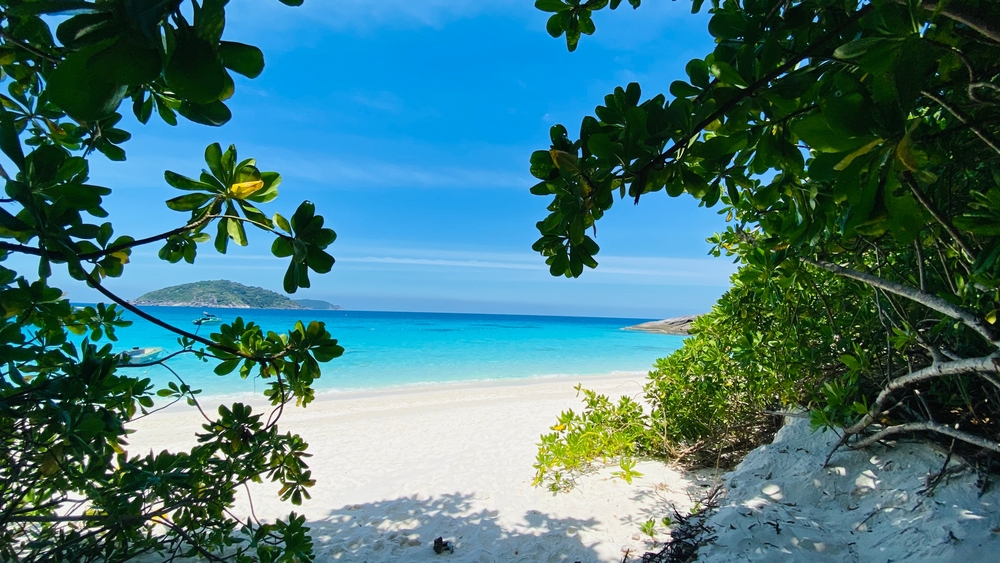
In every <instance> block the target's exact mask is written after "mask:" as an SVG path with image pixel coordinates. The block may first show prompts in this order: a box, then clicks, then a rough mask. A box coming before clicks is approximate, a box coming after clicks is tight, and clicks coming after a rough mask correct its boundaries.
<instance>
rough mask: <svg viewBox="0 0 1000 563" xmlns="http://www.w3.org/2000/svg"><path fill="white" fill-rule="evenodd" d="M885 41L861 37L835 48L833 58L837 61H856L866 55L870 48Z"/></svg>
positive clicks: (883, 39) (880, 38)
mask: <svg viewBox="0 0 1000 563" xmlns="http://www.w3.org/2000/svg"><path fill="white" fill-rule="evenodd" d="M886 41H887V40H886V39H885V38H883V37H862V38H860V39H855V40H854V41H851V42H850V43H845V44H843V45H841V46H840V47H837V48H836V49H835V50H834V51H833V56H834V57H836V58H838V59H856V58H858V57H860V56H861V55H864V54H865V53H867V52H868V50H869V49H871V48H872V47H874V46H876V45H879V44H880V43H884V42H886Z"/></svg>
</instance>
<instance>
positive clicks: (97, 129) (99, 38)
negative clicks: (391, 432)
mask: <svg viewBox="0 0 1000 563" xmlns="http://www.w3.org/2000/svg"><path fill="white" fill-rule="evenodd" d="M281 1H282V2H283V3H285V4H288V5H298V4H301V0H281ZM226 4H227V0H201V1H195V0H191V1H190V2H186V1H184V0H103V1H100V0H99V1H94V2H90V1H82V0H39V1H30V0H0V82H2V84H3V86H4V89H5V93H3V94H0V150H2V152H3V154H4V155H6V157H7V158H8V159H9V162H5V164H4V167H3V168H0V176H2V177H3V179H4V180H5V181H6V184H5V196H4V197H2V198H0V264H4V263H5V262H6V261H7V258H8V257H10V256H11V255H12V254H20V255H24V256H27V257H32V258H34V259H36V260H37V265H38V267H37V271H35V272H17V271H14V270H13V269H11V268H8V267H6V265H8V264H4V265H0V443H2V445H3V455H2V456H0V560H3V561H53V560H71V561H124V560H129V559H132V558H134V557H136V556H138V555H141V554H150V553H152V554H158V555H159V556H160V557H163V558H169V559H173V558H174V557H176V556H199V557H204V558H207V559H210V560H213V561H220V560H226V561H262V562H268V561H305V560H311V559H312V540H311V539H310V538H309V536H308V534H307V533H306V528H305V527H304V522H305V518H304V517H302V516H297V515H295V513H294V512H293V513H291V514H290V515H289V516H288V517H287V518H285V519H281V520H277V521H275V522H272V523H262V522H259V521H257V520H256V518H255V517H250V518H247V519H240V518H238V517H236V516H234V514H233V513H232V512H231V510H230V509H231V507H232V505H233V502H234V499H235V498H236V495H238V494H243V492H244V486H245V485H246V484H247V483H249V482H251V481H253V482H260V481H263V480H267V481H271V482H274V483H276V485H277V486H278V487H280V492H279V494H280V496H281V498H282V499H285V500H290V501H291V502H292V503H293V504H299V503H300V502H301V501H302V499H303V498H308V488H309V487H310V486H312V484H313V480H312V477H311V474H310V471H309V469H308V465H307V464H306V461H305V459H306V457H308V455H309V454H308V453H306V444H305V443H304V442H303V441H302V439H301V438H300V437H298V436H296V435H293V434H290V433H282V432H280V431H279V428H278V421H279V419H280V415H281V413H282V412H283V408H284V407H285V406H286V405H287V404H289V403H293V402H294V403H296V404H299V405H305V404H307V403H309V402H310V401H311V400H312V399H313V389H312V387H311V384H312V382H313V381H314V380H315V379H316V378H317V377H319V376H320V367H319V364H320V363H321V362H326V361H329V360H331V359H333V358H335V357H337V356H339V355H340V354H341V353H342V352H343V349H342V348H341V347H340V346H339V345H338V344H337V341H336V340H334V339H332V338H331V337H330V334H329V333H328V332H327V331H326V329H325V328H324V326H323V324H322V323H318V322H311V323H302V322H299V323H296V324H295V325H294V326H293V327H290V328H286V329H285V330H284V331H282V332H281V333H278V332H274V331H268V330H265V329H264V328H262V327H260V326H257V325H256V324H254V323H248V322H244V321H243V320H242V319H239V318H238V319H236V320H235V321H234V322H233V323H231V324H223V325H221V326H220V327H219V328H218V332H216V333H213V334H211V335H210V336H198V335H195V334H191V333H189V332H186V331H185V330H183V329H181V328H178V327H172V326H170V325H168V324H166V323H164V322H162V321H160V320H159V319H157V318H155V317H152V316H150V315H148V314H146V313H144V312H142V311H141V310H139V309H137V308H135V307H133V306H132V305H130V304H129V303H127V302H126V301H125V300H123V299H122V298H120V297H119V296H117V295H115V294H114V293H113V292H111V291H110V290H108V289H107V288H106V287H105V286H104V285H103V280H104V279H105V278H106V277H118V276H121V275H122V274H123V273H124V272H125V271H126V270H128V269H129V268H128V266H127V265H128V262H129V256H130V255H131V253H132V252H133V251H134V250H135V249H136V248H138V247H141V246H145V245H150V244H162V248H161V250H160V253H159V255H160V258H162V259H164V260H166V261H169V262H178V261H180V260H181V259H183V260H185V261H187V262H193V261H194V260H195V258H196V256H197V252H198V249H199V248H200V246H199V245H200V244H201V243H204V242H207V241H208V240H210V239H211V238H212V237H211V236H210V235H209V232H208V231H209V229H210V228H211V227H212V226H213V224H214V225H215V228H216V234H215V244H214V247H215V248H216V249H217V250H218V251H219V252H221V253H225V252H226V249H227V245H228V244H229V242H230V241H233V242H235V243H236V244H239V245H246V244H247V233H246V230H245V226H246V225H249V226H253V227H255V228H257V229H259V230H261V231H264V232H266V233H268V234H269V236H272V237H273V238H274V243H273V245H272V252H273V253H274V255H275V256H279V257H289V258H290V260H289V263H290V264H289V267H288V270H287V273H286V275H285V278H284V287H285V290H286V291H287V292H289V293H293V292H294V291H295V290H296V289H297V288H299V287H308V286H309V276H308V271H309V270H313V271H315V272H318V273H325V272H328V271H329V270H330V268H331V266H332V264H333V258H332V257H331V256H330V255H329V254H327V253H326V251H325V248H326V247H327V246H328V245H329V244H331V243H332V242H333V240H334V238H335V235H334V233H333V231H332V230H330V229H328V228H325V227H324V226H323V218H322V217H320V216H318V215H316V214H315V210H314V207H313V205H312V204H311V203H309V202H304V203H302V204H301V205H299V206H298V208H297V209H296V210H295V212H294V213H293V214H291V215H290V218H289V219H285V218H284V217H283V216H281V215H279V214H277V213H275V214H273V215H271V216H268V215H265V214H264V213H263V212H262V211H261V209H260V207H259V206H262V205H264V204H267V203H268V202H270V201H271V200H273V199H274V198H275V197H276V196H277V195H278V192H277V187H278V184H279V183H280V180H281V178H280V176H279V175H278V174H277V173H274V172H262V171H260V170H259V169H258V168H257V165H256V161H255V160H253V159H246V160H242V161H241V160H239V159H238V158H237V156H236V150H235V148H234V147H232V146H230V147H229V149H228V150H223V149H222V147H221V146H220V145H219V144H212V145H210V146H209V147H208V148H207V150H206V151H205V161H206V165H207V169H206V170H203V171H201V173H200V176H198V179H192V178H189V177H186V176H182V175H181V174H177V173H174V172H169V171H168V172H166V174H165V180H166V182H167V183H168V184H170V185H171V186H173V187H175V188H177V189H179V190H183V191H184V192H186V193H185V194H184V195H180V196H178V197H175V198H172V199H170V200H169V201H167V202H166V204H167V206H168V207H169V208H170V209H173V210H176V211H181V212H183V213H185V214H188V215H189V218H188V219H187V221H185V222H184V223H183V224H182V225H181V226H179V227H178V228H176V229H173V230H171V231H169V232H166V233H160V234H155V235H151V236H147V237H145V238H141V239H136V238H133V237H131V236H128V235H117V236H116V234H115V232H114V228H113V226H112V223H111V222H108V221H103V219H104V218H105V217H107V215H108V213H107V212H106V211H105V210H104V209H103V207H102V203H103V201H104V198H106V197H109V196H111V195H112V190H111V189H110V188H106V187H103V186H96V185H92V184H90V183H88V178H87V176H88V169H89V165H88V160H89V159H90V158H94V157H95V156H96V157H98V158H104V157H107V158H109V159H111V160H123V159H124V158H125V152H124V150H123V149H122V148H121V147H120V145H121V144H122V143H124V142H125V141H127V140H128V139H129V138H130V134H129V133H128V132H126V131H125V130H123V129H122V128H121V127H122V116H121V114H120V113H118V112H119V110H120V108H121V106H122V104H123V103H124V102H125V101H126V100H127V99H128V100H131V104H130V106H131V110H132V112H133V113H134V115H135V117H136V118H137V120H138V121H139V122H141V123H146V122H147V121H148V120H149V119H151V118H153V117H152V116H153V114H154V111H153V110H154V109H155V114H156V115H157V116H158V117H157V119H162V120H163V121H165V122H166V123H168V124H171V125H173V124H176V123H177V120H178V114H179V115H180V116H181V117H183V118H185V119H188V120H191V121H194V122H196V123H202V124H207V125H221V124H222V123H225V122H226V121H227V120H228V119H229V117H230V113H229V110H228V109H227V107H226V104H225V101H226V100H227V99H228V98H229V97H230V96H232V95H233V91H234V82H233V80H232V77H231V74H230V73H231V72H236V73H238V74H242V75H244V76H247V77H250V78H253V77H255V76H257V75H258V74H260V72H261V70H262V69H263V65H264V60H263V55H262V54H261V52H260V50H259V49H257V48H256V47H253V46H250V45H244V44H241V43H235V42H230V41H226V40H223V39H222V36H223V32H224V28H225V10H226ZM185 14H188V15H187V16H186V15H185ZM192 15H193V18H192V19H189V18H190V17H191V16H192ZM95 151H97V152H99V153H101V154H102V155H103V156H99V155H96V153H95ZM11 167H12V168H11ZM139 212H140V213H149V212H153V210H140V211H139ZM189 212H190V213H189ZM54 268H65V270H66V271H67V272H68V273H69V275H70V276H71V277H72V278H74V279H76V280H79V281H80V283H81V284H87V285H89V286H90V287H93V288H94V289H96V290H97V291H99V292H100V293H101V294H103V295H104V296H105V297H106V298H107V299H108V300H110V301H112V302H114V304H112V305H110V306H106V305H104V304H100V305H97V306H96V307H86V308H82V309H77V308H74V307H72V306H71V305H70V303H69V302H68V301H67V300H66V299H65V298H64V294H63V292H62V291H61V290H60V289H57V288H54V287H51V286H49V285H48V281H49V278H50V275H51V273H52V271H53V269H54ZM122 308H125V309H129V310H130V311H131V312H132V313H134V314H136V315H138V316H140V317H143V318H145V319H147V320H149V321H151V322H154V323H156V324H158V325H160V326H162V327H164V328H166V329H168V330H171V331H173V332H174V333H176V334H177V335H178V336H179V339H178V340H179V343H180V345H181V347H182V348H183V351H182V352H180V353H191V354H196V355H197V356H198V357H200V358H202V359H205V360H206V361H212V362H213V363H214V364H215V372H216V373H218V374H219V375H225V374H228V373H231V372H233V371H235V370H239V374H240V376H242V377H247V376H250V375H252V374H253V375H259V376H260V377H261V378H263V379H264V380H266V381H267V382H268V386H267V389H266V390H265V395H266V396H267V397H268V399H269V400H270V402H271V404H272V405H273V410H272V411H271V412H265V413H259V412H253V411H252V409H251V408H250V407H248V406H246V405H242V404H238V403H237V404H233V405H230V406H220V407H219V408H218V410H217V412H212V410H208V411H206V410H203V409H202V407H201V405H200V404H199V403H198V400H197V390H194V389H191V388H190V387H189V386H188V385H187V384H185V383H184V381H182V380H180V379H179V378H178V380H177V381H176V382H171V383H170V384H169V385H168V386H167V387H166V388H163V389H156V388H154V387H153V385H152V383H151V382H150V380H149V379H148V378H143V377H141V376H136V375H134V374H135V373H141V371H140V372H136V371H130V369H131V368H135V367H139V368H140V369H148V366H143V365H139V366H136V365H132V364H130V365H127V366H124V365H120V364H121V363H122V360H123V358H122V357H121V355H119V354H115V353H114V352H113V351H112V347H111V345H110V344H108V343H105V342H103V341H104V340H109V341H114V340H115V339H116V336H115V335H116V331H117V330H119V329H121V328H123V327H126V326H128V324H129V323H128V322H126V321H123V320H122V318H121V312H122ZM71 335H77V336H78V337H77V338H71ZM80 337H82V338H80ZM81 340H82V341H81ZM196 346H197V348H196ZM158 397H159V398H160V399H157V398H158ZM161 399H162V401H163V402H166V403H168V404H169V403H173V402H177V401H182V400H183V401H187V402H188V403H189V404H191V405H195V406H197V407H198V408H199V410H201V413H202V415H203V416H204V418H205V424H204V425H203V427H202V428H203V431H202V432H201V433H199V434H198V445H197V446H195V447H193V448H192V449H191V450H190V451H187V452H165V451H164V452H160V453H153V452H149V453H142V454H140V453H137V452H129V451H128V433H129V431H130V430H129V426H130V424H131V423H132V422H133V421H134V420H136V419H138V418H141V417H145V416H150V415H153V414H154V413H155V411H157V410H159V408H162V406H164V405H163V404H156V403H155V402H154V400H161Z"/></svg>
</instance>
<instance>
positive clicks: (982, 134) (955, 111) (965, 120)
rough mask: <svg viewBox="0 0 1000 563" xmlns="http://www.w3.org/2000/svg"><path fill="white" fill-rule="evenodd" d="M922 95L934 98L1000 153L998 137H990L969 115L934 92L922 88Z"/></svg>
mask: <svg viewBox="0 0 1000 563" xmlns="http://www.w3.org/2000/svg"><path fill="white" fill-rule="evenodd" d="M920 95H921V96H926V97H928V98H930V99H932V100H934V101H935V102H936V103H937V104H938V105H939V106H941V107H942V108H944V109H945V110H946V111H947V112H948V113H950V114H951V115H953V116H954V117H955V119H957V120H959V121H961V122H962V124H963V125H965V126H967V127H968V128H969V130H970V131H972V132H973V133H975V134H976V136H977V137H979V138H980V140H982V141H983V142H984V143H986V144H987V145H988V146H989V147H990V148H991V149H993V151H994V152H996V153H997V154H1000V143H997V141H996V139H993V138H992V137H990V135H989V134H988V133H986V132H985V131H983V130H982V129H980V128H979V127H977V126H976V125H975V124H974V123H973V122H972V121H971V120H970V119H969V118H968V117H966V116H965V114H963V113H962V112H960V111H958V109H956V108H953V107H951V106H950V105H948V103H947V102H945V101H944V100H943V99H941V98H940V97H939V96H935V95H934V94H931V93H930V92H928V91H926V90H921V92H920Z"/></svg>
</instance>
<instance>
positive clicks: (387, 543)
mask: <svg viewBox="0 0 1000 563" xmlns="http://www.w3.org/2000/svg"><path fill="white" fill-rule="evenodd" d="M644 378H645V374H643V375H642V377H641V378H640V377H636V376H635V375H631V374H620V375H617V376H612V377H609V376H592V377H560V378H546V379H515V380H507V381H491V382H488V383H487V382H464V383H459V384H451V385H448V384H445V385H427V386H420V387H409V388H404V389H399V388H397V389H391V390H378V391H365V392H356V393H338V394H327V395H325V396H323V397H322V398H317V400H316V401H314V402H312V403H310V404H309V405H308V406H307V407H306V408H304V409H301V408H291V409H286V410H285V412H284V414H283V416H282V419H281V423H280V429H281V432H288V431H291V432H294V433H298V434H300V435H301V436H302V437H303V439H304V440H305V441H306V442H308V443H309V450H308V451H309V453H311V454H313V457H311V458H310V459H309V461H308V463H309V465H310V469H311V471H312V474H313V478H314V479H316V481H317V484H316V486H315V487H313V488H312V489H310V494H311V495H312V497H313V498H312V500H310V501H306V502H305V503H303V505H302V506H300V507H295V506H292V505H290V504H287V503H281V502H279V501H278V499H277V496H276V494H275V493H276V488H275V487H272V486H270V485H268V484H265V485H257V486H252V487H251V489H252V491H253V503H254V507H255V511H256V513H257V515H258V516H261V517H264V518H274V517H277V516H284V515H287V514H288V512H290V511H292V510H294V511H296V512H297V513H300V514H302V513H304V514H305V515H306V517H307V521H308V522H307V525H308V526H309V527H310V528H312V533H313V537H314V541H316V555H317V560H319V561H334V560H344V561H365V560H367V561H380V562H383V563H389V562H396V561H398V562H403V561H425V560H426V561H438V560H439V558H440V556H439V555H437V554H435V553H434V551H433V550H432V549H431V545H432V543H433V541H434V539H435V538H437V537H444V538H445V539H446V540H450V541H453V542H454V543H455V546H456V551H455V553H454V554H452V555H449V561H452V562H466V561H468V562H473V561H477V562H478V561H525V562H528V561H532V562H535V561H549V560H563V559H565V560H567V561H577V560H579V561H591V562H593V561H602V562H608V563H618V562H619V561H621V560H622V556H623V554H624V551H625V550H629V551H630V552H631V553H632V554H633V555H635V554H636V553H641V552H644V551H647V550H651V549H652V548H653V546H652V544H651V543H650V542H649V541H648V540H649V538H647V537H645V536H643V535H641V533H640V531H639V527H640V526H641V524H642V522H644V521H645V520H646V519H648V517H649V516H644V515H652V514H660V515H661V516H662V515H664V514H669V508H667V503H673V504H675V505H676V506H677V507H678V509H679V510H686V509H687V508H689V507H690V506H691V500H690V498H689V495H692V496H696V495H697V494H698V493H699V492H700V491H703V490H704V488H703V487H702V484H703V481H699V479H698V477H696V476H694V475H692V474H688V473H685V472H683V471H680V470H678V469H675V468H672V467H669V466H667V465H665V464H663V463H661V462H655V461H645V462H640V463H639V464H638V466H637V467H636V469H637V470H639V471H640V472H642V473H643V474H644V476H643V477H640V478H637V479H635V480H634V481H633V484H632V485H628V484H626V483H624V482H623V481H621V480H620V479H617V478H614V477H613V476H612V475H611V473H612V472H613V471H615V470H616V469H617V468H616V467H608V468H603V469H600V470H598V471H595V472H593V473H590V474H587V475H584V476H582V477H581V478H580V479H579V480H578V484H577V487H576V488H575V489H574V490H572V491H570V492H568V493H559V494H555V495H554V494H553V493H551V492H550V491H548V490H547V489H545V488H542V487H533V486H532V484H531V483H532V480H533V479H534V475H535V469H534V468H533V467H532V465H533V463H534V462H535V455H536V453H537V446H536V444H537V442H538V440H539V436H540V435H541V434H543V433H545V432H548V431H549V428H550V427H551V426H552V425H553V424H555V422H556V420H557V417H558V416H559V414H560V413H561V412H563V411H565V410H567V409H574V410H579V409H580V408H581V406H582V401H581V399H580V398H579V397H577V393H576V391H575V390H574V389H573V387H575V385H576V384H577V383H583V384H584V386H585V387H588V388H592V389H594V390H595V391H597V392H600V393H605V394H608V395H610V396H611V397H612V399H613V400H614V399H615V398H616V397H618V396H621V395H630V396H634V395H637V394H641V393H642V384H643V380H644ZM203 402H204V403H205V404H204V405H203V406H205V407H206V410H207V409H208V408H211V407H210V406H209V401H203ZM261 402H265V403H266V401H261ZM177 406H180V407H181V408H174V407H172V408H170V409H167V410H164V411H162V412H160V413H157V414H156V415H154V416H151V417H148V418H146V419H143V420H140V421H138V422H137V423H136V424H135V425H134V428H135V429H136V430H137V432H136V433H135V434H132V435H131V436H130V440H129V441H130V445H129V446H128V449H129V450H133V451H136V452H144V451H149V450H150V449H152V450H153V451H160V450H162V449H170V450H179V449H187V448H190V447H191V446H193V445H194V444H195V443H196V438H195V436H194V434H195V433H196V432H199V431H200V424H201V423H202V422H203V420H202V419H201V418H200V417H199V416H198V413H197V411H196V410H194V409H193V408H192V407H188V406H187V405H176V406H175V407H177ZM253 406H254V407H255V410H256V406H257V405H253ZM236 508H237V511H238V512H237V514H242V512H243V511H246V510H247V509H248V505H247V503H246V502H245V500H243V499H241V500H240V501H238V503H237V507H236ZM657 518H659V516H658V517H657Z"/></svg>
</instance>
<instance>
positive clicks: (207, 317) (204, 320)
mask: <svg viewBox="0 0 1000 563" xmlns="http://www.w3.org/2000/svg"><path fill="white" fill-rule="evenodd" d="M202 315H203V316H202V317H201V318H200V319H195V320H193V321H191V322H193V323H194V324H196V325H198V326H201V325H207V324H214V323H221V322H222V319H220V318H219V317H216V316H215V315H213V314H212V313H202Z"/></svg>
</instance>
